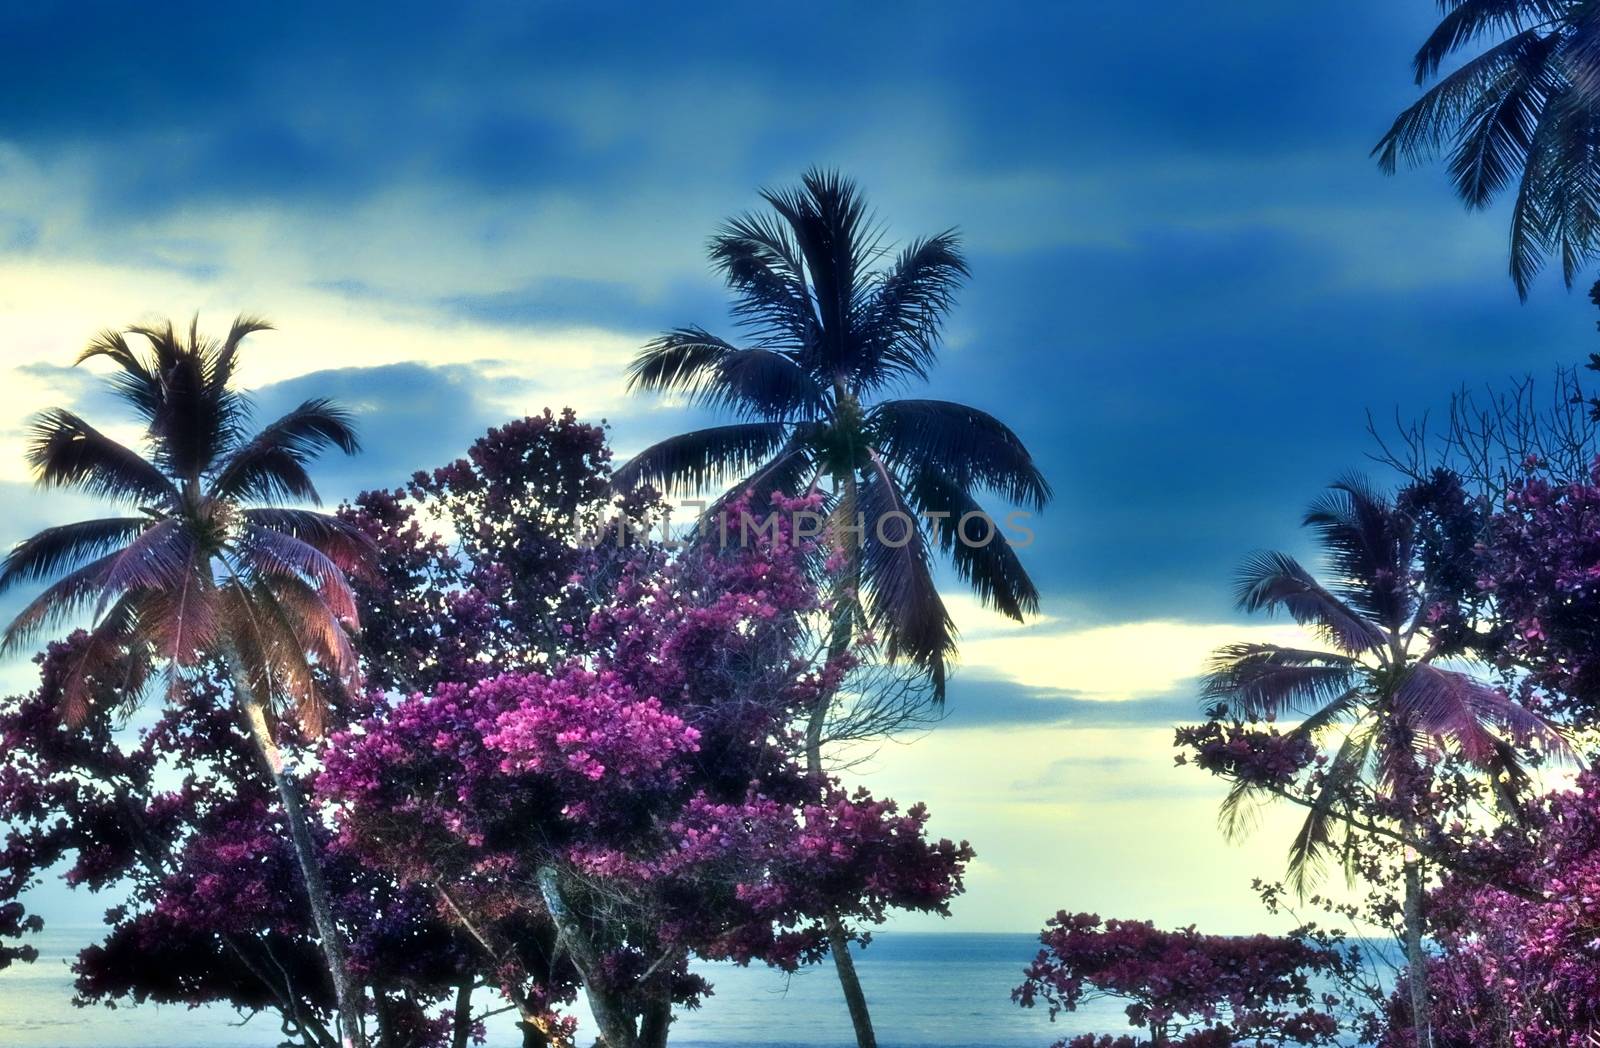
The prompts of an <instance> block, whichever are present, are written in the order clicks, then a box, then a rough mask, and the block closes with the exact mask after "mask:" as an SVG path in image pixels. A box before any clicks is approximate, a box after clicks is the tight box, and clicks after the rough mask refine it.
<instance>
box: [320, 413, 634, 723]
mask: <svg viewBox="0 0 1600 1048" xmlns="http://www.w3.org/2000/svg"><path fill="white" fill-rule="evenodd" d="M610 463H611V451H610V449H609V448H608V447H607V446H606V438H605V430H604V429H602V428H601V427H599V426H593V425H589V424H587V423H584V422H581V421H579V420H578V418H577V417H576V416H575V415H574V414H573V412H572V411H571V410H570V409H569V410H566V411H563V412H561V413H560V414H559V415H557V414H555V413H553V412H550V411H548V410H547V411H545V412H543V413H542V414H539V415H533V416H529V417H527V418H523V419H517V420H514V421H511V422H507V423H505V424H504V425H501V426H497V427H495V428H493V429H491V430H489V432H488V433H486V434H485V435H484V436H482V437H480V438H479V439H478V440H477V441H475V442H474V443H473V445H472V447H471V448H469V449H468V451H467V454H466V455H465V456H463V457H462V458H460V459H457V460H456V461H454V462H452V463H450V464H448V465H446V466H442V467H440V468H439V469H435V470H433V471H431V472H419V473H417V474H416V475H415V476H414V477H412V479H411V482H410V483H409V484H408V485H407V486H406V488H405V489H403V490H397V491H383V490H380V491H367V492H362V493H361V494H360V495H358V496H357V497H356V498H355V499H354V500H353V502H352V503H351V504H349V505H346V506H344V507H341V509H340V511H339V516H340V517H341V519H343V520H344V521H345V522H347V523H349V524H351V525H354V526H355V527H356V528H357V529H358V530H359V531H361V532H362V533H363V534H365V535H366V536H367V537H368V538H369V539H371V540H372V543H373V545H374V547H375V548H376V551H377V552H376V555H375V557H374V561H375V567H376V571H375V576H376V577H375V578H372V579H356V580H354V582H355V588H356V602H357V605H358V606H359V607H360V609H361V616H362V619H361V622H362V635H361V637H360V638H359V639H358V641H357V644H358V649H359V651H360V653H361V655H362V659H363V663H364V665H365V667H366V670H367V674H368V679H369V680H370V681H371V682H372V683H373V684H375V685H377V686H380V687H383V688H386V689H391V690H399V691H415V690H420V689H427V688H432V687H434V686H436V685H438V684H440V683H443V682H446V681H455V682H470V681H476V680H480V679H483V678H484V677H487V676H493V675H495V674H499V673H506V672H510V671H513V670H519V669H527V668H531V667H534V666H539V665H543V664H546V663H548V662H551V661H559V660H560V659H561V658H562V657H564V656H565V655H566V654H567V652H568V650H569V648H570V646H571V644H572V641H573V638H574V637H575V636H576V634H575V632H574V627H579V626H581V625H582V624H583V623H584V621H585V620H586V619H587V617H588V614H589V609H590V606H591V605H592V603H593V596H594V593H595V592H596V591H597V590H599V589H603V588H604V587H605V586H606V585H607V583H608V580H609V579H610V578H611V574H610V572H609V570H608V569H607V565H608V563H610V562H611V561H612V560H620V559H621V557H622V554H623V553H624V552H625V551H626V550H627V549H628V548H629V547H631V546H633V545H636V544H637V543H638V541H639V539H640V536H641V533H642V532H643V531H644V530H645V527H646V525H647V524H648V522H649V520H650V518H651V515H652V514H653V513H655V512H657V511H658V510H659V509H660V505H659V502H658V500H657V499H656V497H655V496H654V494H653V493H652V492H651V491H649V490H648V489H644V490H641V491H639V492H636V493H634V494H631V495H629V496H626V497H623V498H613V496H612V494H611V490H610ZM445 535H448V536H449V538H448V539H447V538H445V537H444V536H445Z"/></svg>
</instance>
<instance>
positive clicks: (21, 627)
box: [0, 553, 119, 655]
mask: <svg viewBox="0 0 1600 1048" xmlns="http://www.w3.org/2000/svg"><path fill="white" fill-rule="evenodd" d="M118 555H119V554H118V553H108V554H106V555H105V556H104V557H101V558H100V559H99V560H94V561H90V562H89V563H88V564H85V565H84V566H83V567H81V568H78V569H77V570H76V571H73V572H71V573H70V574H68V575H65V576H63V577H62V578H60V579H57V580H56V581H55V582H54V583H53V584H51V585H50V587H49V588H47V589H46V590H45V591H44V592H43V593H41V594H39V595H38V596H37V597H35V598H34V599H33V600H31V601H29V602H28V604H27V606H26V607H24V608H23V609H22V610H21V611H19V612H18V613H17V615H16V617H15V618H13V619H12V620H11V623H10V624H9V625H8V626H6V632H5V637H4V639H3V640H0V655H14V654H16V653H17V652H18V651H20V650H21V649H23V648H24V647H26V646H27V645H28V644H30V643H31V642H33V641H34V640H36V639H37V638H38V637H39V635H40V634H41V633H43V632H44V631H45V630H46V629H48V628H51V627H53V626H56V625H60V624H62V623H66V622H69V621H71V620H72V619H74V618H77V617H80V616H85V615H88V614H89V612H90V611H91V610H92V609H93V607H94V605H95V604H96V602H97V601H98V600H99V599H100V596H101V594H102V593H103V592H104V587H105V579H106V575H107V574H108V573H109V572H110V571H111V569H112V567H113V566H114V565H115V564H116V561H117V557H118Z"/></svg>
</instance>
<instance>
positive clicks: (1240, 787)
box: [1217, 779, 1262, 844]
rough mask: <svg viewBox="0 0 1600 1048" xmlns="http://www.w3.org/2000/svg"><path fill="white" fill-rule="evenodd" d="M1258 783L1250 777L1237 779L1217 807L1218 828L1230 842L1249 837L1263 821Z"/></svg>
mask: <svg viewBox="0 0 1600 1048" xmlns="http://www.w3.org/2000/svg"><path fill="white" fill-rule="evenodd" d="M1261 801H1262V797H1261V796H1260V789H1259V787H1258V785H1257V784H1256V783H1255V782H1253V781H1251V780H1250V779H1235V780H1234V781H1233V783H1232V784H1231V785H1230V786H1229V787H1228V794H1227V796H1226V797H1224V798H1223V799H1222V804H1221V805H1220V806H1219V807H1218V808H1217V829H1218V830H1220V831H1222V837H1223V839H1224V840H1226V841H1228V842H1229V843H1230V844H1234V843H1238V842H1239V841H1242V840H1244V839H1245V838H1246V837H1248V836H1249V835H1250V834H1251V833H1252V832H1253V831H1254V830H1255V828H1256V826H1257V825H1259V824H1260V822H1261Z"/></svg>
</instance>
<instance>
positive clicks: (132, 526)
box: [0, 517, 152, 592]
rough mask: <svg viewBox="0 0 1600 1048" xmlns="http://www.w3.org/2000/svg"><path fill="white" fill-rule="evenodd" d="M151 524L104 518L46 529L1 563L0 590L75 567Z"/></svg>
mask: <svg viewBox="0 0 1600 1048" xmlns="http://www.w3.org/2000/svg"><path fill="white" fill-rule="evenodd" d="M151 523H152V521H151V518H149V517H103V518H100V519H98V520H81V521H78V522H77V523H75V524H61V525H58V526H56V527H53V528H45V529H44V530H43V531H41V532H39V533H38V534H37V535H34V536H33V537H32V538H30V539H27V540H25V541H23V542H19V543H17V545H16V546H14V547H12V550H11V552H10V553H8V554H7V555H6V558H5V560H4V561H3V562H0V592H4V591H5V590H8V589H10V588H11V587H12V586H15V585H16V584H17V583H19V582H40V581H43V580H44V579H47V578H51V577H53V576H55V575H57V574H59V573H61V572H63V571H71V570H73V569H75V568H78V567H80V566H82V565H83V564H84V563H85V562H87V561H90V560H93V559H95V558H98V557H102V556H104V555H105V554H107V553H109V552H111V551H112V550H113V549H116V548H117V547H119V546H122V545H124V544H126V543H127V542H129V541H131V540H132V539H134V538H136V537H137V536H138V534H139V533H140V532H141V531H143V530H144V529H145V528H147V527H149V526H150V525H151Z"/></svg>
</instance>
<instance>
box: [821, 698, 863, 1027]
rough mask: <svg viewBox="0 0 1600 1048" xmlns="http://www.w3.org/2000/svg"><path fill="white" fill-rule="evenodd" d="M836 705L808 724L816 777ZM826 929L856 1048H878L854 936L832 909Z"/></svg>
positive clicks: (823, 701) (829, 700) (829, 701)
mask: <svg viewBox="0 0 1600 1048" xmlns="http://www.w3.org/2000/svg"><path fill="white" fill-rule="evenodd" d="M832 702H833V696H832V695H822V696H820V697H819V698H818V699H817V705H816V707H815V708H814V709H812V711H811V719H810V721H809V722H808V723H807V724H806V770H807V771H808V772H810V773H811V774H812V775H814V776H821V775H822V729H823V725H824V724H825V723H826V722H827V719H828V708H829V706H830V705H832ZM823 927H824V928H826V929H827V932H828V952H829V953H830V954H832V955H833V967H834V970H835V971H837V972H838V973H839V988H840V989H842V990H843V991H844V1003H845V1007H847V1008H848V1009H849V1010H850V1024H851V1025H852V1026H853V1027H855V1032H856V1048H878V1035H877V1033H875V1032H874V1031H873V1029H872V1013H871V1012H870V1011H869V1010H868V1009H867V995H866V993H865V991H863V990H862V989H861V977H860V976H858V975H857V974H856V962H855V958H854V957H851V956H850V937H849V935H848V934H846V932H845V927H844V922H843V921H842V920H840V919H839V915H838V914H837V913H836V912H834V911H833V910H829V911H828V913H827V914H826V915H825V916H824V917H823Z"/></svg>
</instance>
